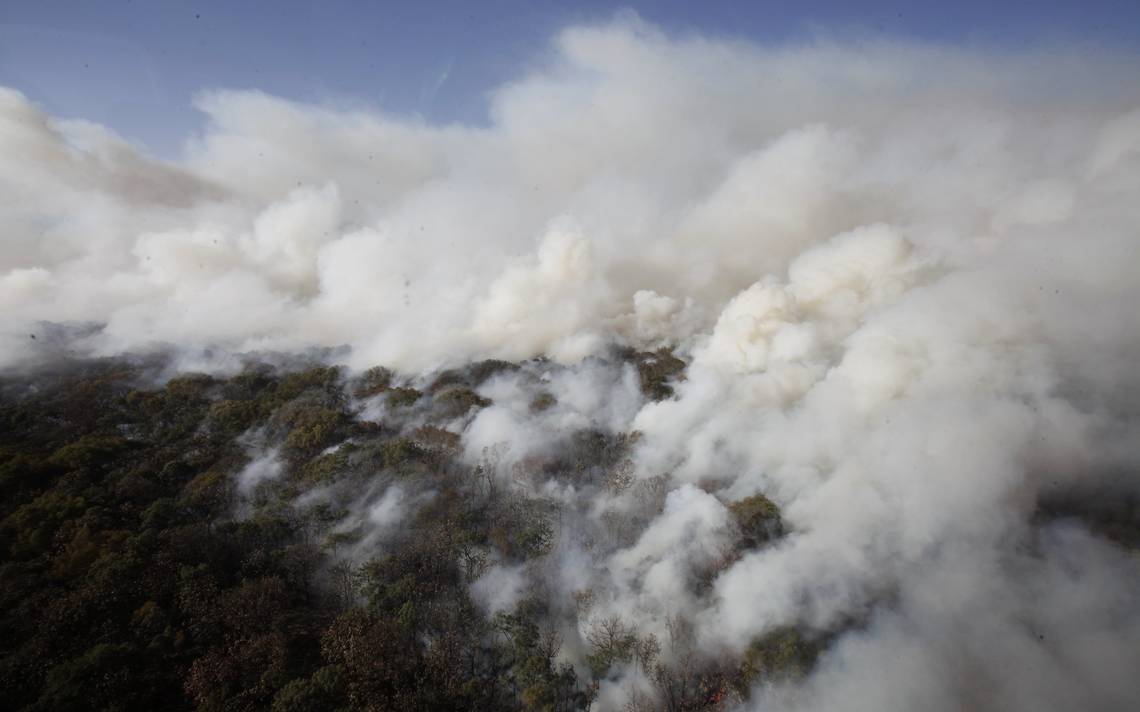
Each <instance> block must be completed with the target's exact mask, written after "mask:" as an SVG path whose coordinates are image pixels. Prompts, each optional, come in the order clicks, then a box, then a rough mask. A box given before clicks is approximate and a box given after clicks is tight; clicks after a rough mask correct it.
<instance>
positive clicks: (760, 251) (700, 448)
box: [0, 20, 1140, 712]
mask: <svg viewBox="0 0 1140 712" xmlns="http://www.w3.org/2000/svg"><path fill="white" fill-rule="evenodd" d="M1138 66H1140V65H1138V62H1137V58H1136V57H1135V56H1133V55H1128V54H1114V53H1112V52H1109V51H1100V52H1088V51H1083V49H1082V48H1064V47H1060V48H1050V49H1049V51H1045V50H1033V49H1023V50H1017V51H1011V50H1004V51H998V50H987V49H977V48H975V49H970V50H965V49H958V48H953V47H946V46H930V45H922V44H910V43H899V42H892V41H885V40H869V41H862V42H855V41H834V42H833V41H826V40H818V41H813V42H808V43H799V44H792V45H786V46H779V47H765V46H754V45H749V44H743V43H739V42H730V41H720V40H710V39H703V38H693V37H690V38H672V37H668V36H665V35H663V34H661V33H660V32H658V31H657V30H655V29H654V28H652V27H648V26H645V25H643V24H641V23H639V22H637V21H635V20H622V21H618V22H615V23H611V24H605V25H601V26H584V27H573V28H570V29H567V30H565V31H563V32H561V33H560V34H559V35H558V36H557V37H556V38H555V39H554V42H553V47H552V52H551V54H550V56H549V57H548V58H547V59H546V60H544V61H543V62H542V63H541V64H537V65H535V66H533V67H532V68H531V69H530V70H529V71H528V72H526V73H525V74H523V75H522V76H520V77H519V78H518V79H517V80H515V81H512V82H509V83H507V84H505V85H503V86H500V87H498V88H497V89H496V90H495V91H494V92H493V93H492V94H491V96H490V99H489V101H490V121H489V123H488V125H487V126H486V127H471V126H462V125H451V126H431V125H426V124H423V123H421V122H418V121H415V120H409V119H404V118H399V117H394V116H387V115H383V114H378V113H366V112H360V111H347V110H339V109H336V108H328V107H317V106H309V105H302V104H298V103H294V102H290V101H287V100H284V99H279V98H276V97H272V96H267V95H265V94H262V93H259V92H256V91H210V92H207V93H204V94H202V95H201V96H199V97H198V99H197V107H198V109H200V110H201V111H202V112H204V114H205V116H206V119H207V124H206V127H205V129H204V130H203V132H202V133H201V134H200V135H198V136H195V137H193V139H191V140H190V141H188V143H187V147H186V151H185V156H184V158H183V159H182V160H180V161H178V162H175V163H164V162H160V161H157V160H154V159H152V158H149V157H147V156H146V155H145V154H143V153H141V152H139V151H138V150H137V149H136V148H134V147H132V146H131V145H130V144H129V143H127V142H125V141H124V140H122V139H120V138H119V137H117V136H115V135H114V134H113V133H111V132H110V131H109V130H107V129H105V128H103V127H100V126H94V125H91V124H89V123H85V122H81V121H70V120H62V119H59V118H56V117H52V116H49V115H47V114H46V113H45V112H44V111H43V110H41V109H40V108H38V107H36V106H35V105H34V104H33V103H31V102H30V101H29V100H28V99H26V98H25V97H24V96H22V95H21V94H19V93H18V92H16V91H13V90H0V220H2V223H3V225H4V234H5V237H4V247H3V249H2V250H0V365H3V367H5V368H8V369H19V368H24V367H27V366H28V365H29V364H31V363H34V362H36V361H37V360H40V359H43V358H46V357H48V356H50V355H51V354H52V353H55V351H56V350H60V349H63V350H69V351H71V352H74V353H79V354H84V355H112V354H120V353H125V352H141V351H148V350H155V349H172V350H174V351H175V352H177V353H178V354H179V355H180V359H181V363H182V364H183V366H184V367H185V368H196V369H219V370H225V369H227V368H230V367H232V365H233V363H235V362H234V361H233V357H234V355H240V354H244V353H251V352H285V353H300V352H308V351H310V350H314V349H319V350H322V352H323V353H326V354H328V358H329V359H330V360H333V361H338V362H341V363H343V364H345V365H347V366H348V367H349V368H350V369H357V370H360V369H364V368H367V367H369V366H373V365H376V364H383V365H385V366H387V367H389V368H393V369H396V370H397V371H399V372H401V373H403V374H407V375H408V377H409V378H411V377H414V376H416V375H417V374H428V373H431V372H433V371H436V370H438V369H441V368H444V367H449V366H455V365H461V364H464V363H467V362H470V361H472V360H475V359H484V358H497V359H505V360H510V361H525V363H524V364H523V366H522V368H520V369H518V370H514V371H508V372H503V373H500V374H497V375H495V376H493V377H492V378H490V379H489V380H487V381H485V382H484V383H482V384H481V385H480V386H479V387H478V389H477V390H478V393H479V395H480V396H481V397H485V398H488V399H490V400H491V401H492V403H493V404H492V405H490V406H488V407H486V408H484V409H482V410H480V411H479V412H478V414H477V415H475V416H474V417H459V418H456V419H455V420H454V421H453V422H452V423H450V424H449V426H448V427H449V428H450V429H451V430H452V431H454V432H456V433H457V434H459V435H461V436H462V443H463V445H462V447H463V452H464V453H465V454H466V457H467V459H468V460H470V461H471V462H472V463H475V462H480V461H482V462H483V463H484V466H485V467H487V468H488V471H489V472H493V473H494V476H495V477H498V478H499V479H500V481H501V482H502V483H503V486H513V487H523V488H529V491H533V492H534V493H536V494H537V495H541V496H542V497H544V498H547V499H548V500H550V501H551V502H555V503H557V504H558V506H559V507H561V511H563V512H564V519H563V521H562V523H561V524H560V527H559V529H558V531H557V532H556V535H557V539H556V543H555V545H554V547H553V548H552V550H551V551H550V553H549V554H547V555H546V556H545V557H544V558H543V560H542V561H541V562H539V563H536V564H528V565H527V566H526V567H510V566H507V565H498V564H495V565H493V566H492V567H491V568H490V569H489V571H488V573H487V574H486V575H484V576H483V577H482V578H480V580H479V581H478V582H477V584H476V586H475V591H474V595H475V597H476V600H478V601H480V602H481V604H482V605H483V606H484V607H485V608H486V609H487V610H489V611H499V610H509V609H510V608H511V606H513V605H514V604H515V603H516V602H517V600H518V599H519V598H520V597H521V596H522V595H523V594H524V592H528V591H530V592H533V591H540V590H541V591H545V594H544V595H546V596H548V597H549V598H550V600H551V601H552V603H553V605H552V608H553V609H554V610H560V609H567V610H568V609H569V608H571V607H573V606H574V605H575V600H574V599H573V594H574V592H581V591H586V590H589V591H590V592H591V593H590V602H589V616H588V618H589V620H593V621H604V620H606V619H608V618H612V617H617V618H620V620H621V621H623V622H624V623H623V624H624V625H628V626H630V627H631V628H632V629H634V630H636V631H637V632H638V634H639V635H648V634H650V633H652V634H653V635H655V636H656V637H657V638H658V639H660V640H663V641H664V640H668V639H672V640H674V641H676V640H678V638H679V635H678V633H677V630H678V624H677V621H679V620H683V621H685V622H686V623H687V624H688V625H689V626H691V630H692V633H691V635H690V636H688V637H687V638H686V640H688V641H689V642H688V643H686V645H688V646H689V648H686V650H688V649H691V650H692V651H695V652H694V654H695V655H698V656H705V657H707V658H715V657H717V656H730V657H731V656H740V655H741V654H742V653H743V652H744V651H745V650H746V649H747V647H748V646H749V644H750V642H751V641H754V640H756V639H758V638H759V637H761V636H764V635H765V634H768V633H770V632H772V631H777V630H781V629H786V628H788V627H790V626H791V627H796V628H797V629H799V630H803V631H807V633H806V635H807V636H808V637H809V638H811V639H813V640H818V641H820V643H821V645H824V647H825V650H824V652H823V653H822V654H821V655H820V657H819V659H818V662H817V663H816V664H815V665H814V668H813V669H812V671H811V673H810V674H808V675H806V676H805V677H802V678H796V679H789V680H787V681H784V682H779V681H777V682H769V683H765V684H764V685H763V686H762V687H760V688H758V689H756V690H755V691H754V693H753V694H752V696H751V697H750V700H749V701H748V702H747V704H748V705H749V706H750V707H751V708H755V709H779V710H785V709H787V710H830V709H845V710H868V711H870V710H913V709H926V710H931V711H932V712H933V711H942V710H947V711H949V710H962V709H993V710H1015V709H1017V710H1022V709H1024V710H1066V709H1121V710H1123V709H1136V708H1140V685H1138V684H1137V681H1136V671H1137V670H1140V560H1138V559H1137V557H1136V548H1135V547H1136V541H1135V540H1128V539H1127V537H1123V538H1122V537H1121V536H1116V535H1114V534H1112V532H1111V531H1108V529H1109V528H1106V526H1105V522H1104V518H1103V517H1101V516H1099V515H1098V514H1097V512H1098V511H1100V509H1099V508H1100V507H1101V506H1102V504H1103V503H1106V502H1109V503H1117V504H1119V503H1121V502H1123V503H1126V505H1125V506H1126V508H1127V507H1131V510H1129V511H1131V512H1132V515H1130V516H1135V513H1136V512H1138V511H1140V508H1138V507H1137V505H1136V503H1137V502H1140V479H1138V478H1137V472H1138V467H1140V378H1138V376H1137V372H1136V364H1137V363H1138V362H1140V309H1137V307H1136V305H1137V304H1140V201H1138V200H1137V195H1140V192H1138V191H1140V83H1138V82H1137V81H1136V77H1137V71H1136V70H1137V67H1138ZM33 337H34V338H33ZM623 347H624V348H632V349H636V350H637V351H653V350H657V349H659V348H662V347H667V348H670V349H672V350H673V353H674V354H676V355H677V356H680V357H681V358H683V359H684V360H685V361H686V363H687V368H686V369H685V373H684V377H683V380H677V381H676V382H674V383H673V386H672V388H673V393H672V394H671V395H669V396H668V397H665V398H662V399H660V400H650V399H647V398H646V397H645V395H644V394H643V393H642V390H641V389H640V388H639V384H638V375H637V372H636V370H635V369H634V368H633V367H631V366H629V365H628V364H623V363H621V362H620V360H615V359H611V358H608V356H609V355H610V354H612V352H613V349H615V348H623ZM540 356H541V357H545V359H541V360H533V359H535V358H536V357H540ZM528 359H532V360H528ZM540 396H542V397H545V398H547V399H548V403H549V407H544V408H542V409H537V408H535V402H536V401H535V399H536V397H540ZM370 407H372V408H373V409H374V411H365V414H366V415H365V416H362V417H375V418H381V417H383V416H384V413H385V411H384V408H383V406H382V404H380V403H374V404H372V405H371V406H370ZM369 412H372V413H373V415H371V416H370V415H367V414H368V413H369ZM411 425H416V423H411V424H410V425H409V427H411ZM588 428H593V429H596V430H598V431H599V432H602V433H606V434H607V435H609V436H615V437H616V436H621V437H626V438H628V441H627V442H628V444H629V447H628V451H627V454H626V455H625V456H623V457H624V458H625V459H624V460H623V461H622V462H620V463H617V464H614V463H608V464H606V465H605V467H606V468H608V470H607V471H613V472H617V473H618V474H619V475H621V477H619V478H618V479H620V480H621V481H616V482H612V483H611V485H610V486H607V487H597V486H587V485H582V484H575V483H573V482H566V481H561V480H559V479H558V478H551V477H541V476H533V472H536V471H539V470H541V468H536V467H534V466H533V465H534V463H535V462H536V461H538V460H541V459H542V458H555V457H561V456H562V454H564V453H567V452H573V451H574V450H575V448H579V449H581V450H583V451H585V450H589V449H590V448H589V446H588V445H583V444H581V443H578V442H577V441H575V440H573V439H572V438H570V437H569V435H568V434H570V433H574V432H578V431H582V430H584V429H588ZM275 466H276V465H275V464H274V460H272V458H267V459H264V460H258V461H257V462H255V463H254V465H251V466H250V468H249V469H248V470H246V471H245V473H244V474H243V475H242V478H243V479H242V483H243V487H245V488H252V487H254V486H256V484H257V482H259V481H262V480H265V479H267V478H272V477H273V476H274V472H275V470H274V467H275ZM360 494H361V495H362V496H363V497H364V498H363V499H362V500H361V502H360V505H359V507H358V508H357V509H356V510H354V512H353V517H354V518H355V519H354V524H353V526H367V527H370V528H371V530H372V531H373V532H374V536H372V537H371V538H369V539H368V540H367V541H368V542H369V545H370V546H372V545H376V546H381V545H382V541H383V537H384V536H385V534H384V532H385V531H387V530H388V529H389V528H391V527H398V526H399V522H400V521H401V520H402V518H403V517H405V516H407V512H408V510H410V509H414V508H415V507H416V506H418V505H417V503H422V502H426V501H429V500H430V493H424V492H413V491H411V490H408V491H404V490H399V489H391V488H390V489H389V490H388V491H387V492H386V493H384V492H368V493H360ZM756 494H764V495H765V496H766V497H768V498H769V499H770V500H771V501H772V502H774V503H775V504H776V505H778V507H779V508H780V510H781V516H782V520H783V527H784V528H785V529H786V532H785V533H784V535H783V536H780V537H778V538H776V539H774V540H773V541H772V542H771V543H769V544H767V545H764V546H759V547H755V548H752V549H750V550H748V551H747V552H746V553H744V554H743V555H740V556H733V555H731V551H732V549H733V545H734V542H735V541H736V539H737V538H738V536H739V532H737V531H736V529H735V528H734V527H735V525H734V523H733V517H732V515H731V513H730V510H729V507H730V505H731V504H732V503H734V502H739V501H741V500H743V499H745V498H747V497H750V496H752V495H756ZM1058 502H1060V503H1068V504H1064V505H1063V506H1061V505H1058V506H1052V505H1053V504H1055V503H1058ZM1073 502H1077V503H1079V504H1075V505H1074V504H1072V503H1073ZM1128 503H1130V504H1128ZM1058 512H1059V514H1058ZM579 603H580V600H579ZM567 620H569V618H567ZM588 634H589V631H588V630H586V629H585V628H583V629H582V630H577V631H574V630H571V631H567V636H566V646H565V651H564V655H565V656H566V657H567V659H568V660H569V661H570V662H572V663H574V664H576V665H581V664H582V662H581V651H582V650H583V649H584V645H585V644H584V643H583V642H582V641H583V640H585V639H586V637H587V636H588ZM575 641H577V642H575ZM680 650H681V646H674V648H673V649H671V650H670V649H666V651H665V652H663V655H664V656H666V657H667V656H670V655H672V656H674V657H675V658H679V656H681V655H682V652H679V651H680ZM642 694H651V692H650V691H649V683H648V681H647V679H646V675H645V673H644V671H643V670H639V669H637V666H636V665H630V666H629V667H628V669H626V670H625V671H624V672H623V673H622V674H620V675H618V676H616V677H614V678H613V679H612V680H609V681H607V683H606V684H605V685H603V687H602V689H601V690H600V692H599V697H598V698H597V701H596V702H595V704H596V706H598V707H599V708H600V709H620V708H621V706H622V705H625V704H630V703H632V702H636V700H637V699H638V695H642Z"/></svg>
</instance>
